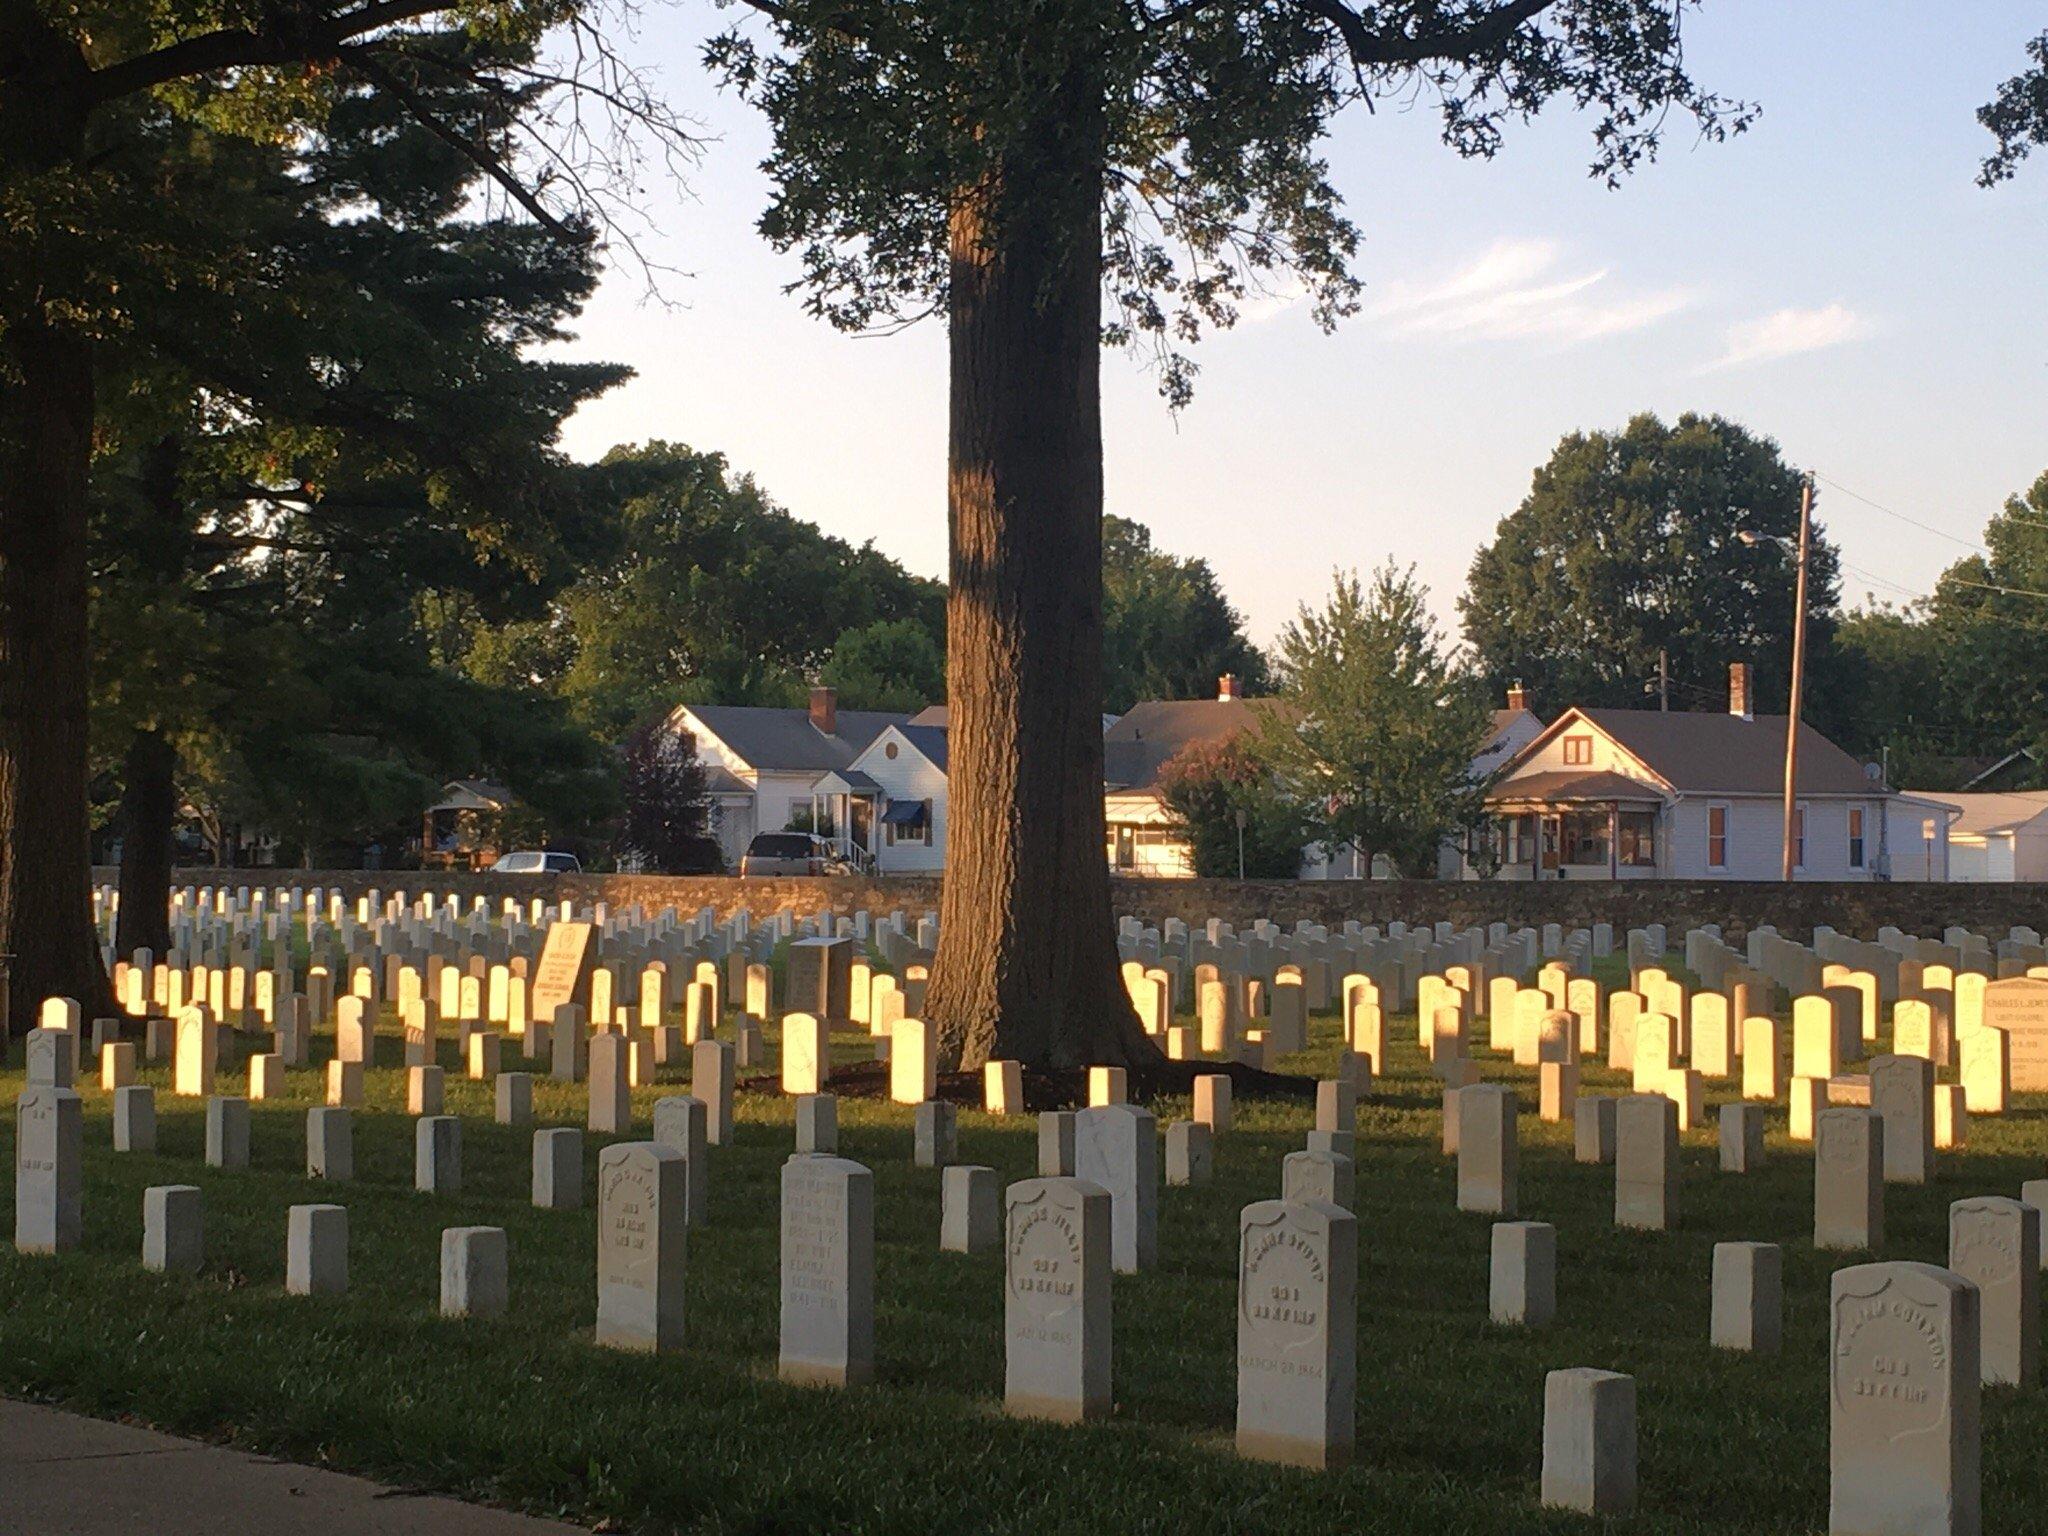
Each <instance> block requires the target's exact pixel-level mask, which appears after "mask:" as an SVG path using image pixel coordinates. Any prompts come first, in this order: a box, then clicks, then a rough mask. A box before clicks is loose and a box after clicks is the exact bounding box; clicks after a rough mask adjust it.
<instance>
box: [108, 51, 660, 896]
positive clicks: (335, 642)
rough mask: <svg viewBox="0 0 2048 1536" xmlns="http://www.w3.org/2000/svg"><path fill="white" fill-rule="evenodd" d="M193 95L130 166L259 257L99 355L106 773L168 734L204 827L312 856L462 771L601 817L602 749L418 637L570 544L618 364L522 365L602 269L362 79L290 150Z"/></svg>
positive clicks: (581, 822) (140, 315)
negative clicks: (456, 607)
mask: <svg viewBox="0 0 2048 1536" xmlns="http://www.w3.org/2000/svg"><path fill="white" fill-rule="evenodd" d="M417 47H418V48H419V49H420V50H421V53H420V55H419V58H418V61H417V63H416V64H415V65H414V66H413V67H414V68H416V69H417V70H418V71H419V85H420V89H421V90H423V91H425V92H426V93H427V95H428V96H429V97H430V98H431V99H432V101H433V102H434V104H435V105H436V107H437V108H439V109H441V110H445V111H447V112H449V113H451V114H454V115H456V116H458V117H459V116H461V115H462V114H465V113H475V112H477V111H480V110H482V109H483V105H484V104H483V102H482V101H480V100H479V93H478V91H477V89H476V88H475V87H474V86H472V85H465V84H464V82H465V81H466V80H467V79H468V78H469V77H468V75H467V73H466V71H469V70H472V69H474V68H477V67H479V66H480V65H481V64H482V63H485V62H490V60H489V59H481V58H479V56H478V53H477V49H476V45H474V44H473V43H471V42H470V41H469V40H467V39H466V38H465V37H464V36H463V35H461V34H450V35H445V36H440V37H435V38H422V39H420V40H419V41H418V43H417ZM494 57H495V56H494ZM519 57H530V55H518V56H516V57H514V58H513V59H511V60H509V61H507V60H504V59H503V58H501V57H500V58H498V60H497V61H498V62H511V63H515V64H516V63H517V62H518V58H519ZM181 99H182V101H183V103H184V104H185V106H186V107H187V108H188V109H189V110H188V112H187V113H186V114H185V115H179V114H176V113H171V112H168V111H163V110H160V109H157V108H154V107H149V108H139V109H138V110H136V111H135V112H134V113H132V114H130V115H129V116H128V117H127V118H126V119H124V120H123V123H122V129H123V132H122V134H121V135H119V136H115V135H113V134H112V132H111V130H110V139H111V140H112V141H113V148H112V150H111V151H110V152H111V153H112V154H113V156H114V163H115V164H116V165H120V166H127V167H130V168H131V169H132V170H133V172H134V174H136V175H137V176H138V177H141V176H143V175H145V174H147V175H149V176H153V177H154V178H156V181H157V184H158V187H159V189H160V191H161V194H162V196H164V197H165V198H166V199H168V200H169V201H170V202H171V203H172V204H173V205H174V207H175V210H176V211H175V213H172V214H167V215H161V216H159V217H162V218H168V219H175V220H177V221H181V225H182V227H181V228H180V229H178V230H177V231H175V232H174V234H175V241H173V243H176V242H177V241H184V242H189V243H191V244H193V246H194V247H195V248H205V247H206V246H207V245H208V244H209V243H213V244H218V245H219V246H220V247H221V248H223V249H227V250H231V251H234V252H236V253H237V255H236V259H235V261H234V263H233V265H232V270H230V271H227V272H226V273H225V274H224V275H222V277H221V279H220V280H219V281H217V282H199V283H193V284H191V285H190V286H177V287H175V288H173V289H172V291H170V292H169V293H167V294H165V295H161V296H159V298H158V299H157V300H156V301H154V302H152V303H151V304H149V305H148V306H146V307H142V308H139V309H138V310H137V312H136V314H135V315H134V317H133V320H132V323H131V324H130V325H128V326H127V327H126V328H125V329H124V330H122V331H121V332H119V333H118V335H116V336H115V337H114V338H112V339H111V340H110V341H109V343H108V344H107V345H105V346H104V347H103V349H102V354H101V366H102V376H103V381H104V383H103V389H102V408H101V424H100V432H99V439H98V440H99V447H100V452H99V455H98V457H97V459H96V461H95V464H94V469H93V481H92V493H93V502H94V507H93V510H94V522H93V535H94V552H95V560H94V565H95V579H94V594H93V595H94V604H93V610H92V613H93V625H94V642H95V644H94V653H95V672H94V691H93V698H92V706H93V727H94V746H95V754H96V756H97V757H98V759H99V760H100V761H101V762H102V763H104V764H107V765H111V764H114V763H116V762H118V761H119V760H120V758H121V756H122V754H123V752H124V750H125V747H126V743H127V740H128V738H129V736H130V734H132V733H133V732H135V731H138V730H150V729H161V730H163V731H165V732H166V733H167V734H169V736H170V737H171V739H172V741H173V742H174V744H175V745H176V747H177V749H178V753H179V760H180V787H181V790H182V791H183V793H184V796H185V798H186V800H187V801H188V802H189V803H190V804H191V805H193V806H194V807H195V808H196V809H197V810H198V811H199V813H200V815H201V817H202V819H203V820H205V821H206V822H208V823H209V824H227V823H235V822H246V823H251V824H254V825H257V826H261V827H264V828H266V829H268V830H270V831H273V832H276V833H278V834H281V835H282V836H283V837H284V838H285V839H286V840H287V842H288V843H290V844H292V845H293V846H295V847H299V848H303V849H304V850H305V851H306V852H307V854H308V856H311V855H312V854H313V853H314V851H315V850H318V849H320V848H321V847H322V846H323V845H325V844H327V843H329V842H350V841H360V840H362V839H365V838H368V837H371V836H377V835H384V836H390V835H393V834H396V835H401V836H402V835H405V834H406V833H408V832H409V831H410V830H411V826H410V823H411V822H412V820H413V818H414V817H416V816H417V814H418V812H419V810H420V809H421V807H422V806H424V805H425V804H426V803H428V802H429V801H430V800H431V799H433V798H434V797H435V796H436V795H437V794H438V790H439V786H440V784H441V783H442V782H444V781H445V780H446V779H448V778H451V777H457V776H471V775H482V776H488V777H491V778H495V779H499V780H502V781H504V782H506V783H509V784H510V785H511V786H512V787H513V788H514V789H515V791H517V792H518V793H519V794H520V796H521V797H522V799H523V800H524V801H526V803H527V804H528V805H529V806H531V807H534V808H535V809H536V810H538V811H540V812H541V813H542V814H544V815H546V816H547V817H549V818H550V819H551V820H553V821H554V822H555V824H556V825H557V826H558V827H560V828H561V829H562V830H564V831H570V830H575V829H578V828H582V827H587V826H589V825H591V824H593V822H594V821H595V820H597V819H601V818H602V817H603V816H604V815H606V814H607V813H608V811H609V807H610V804H611V801H612V798H613V791H612V789H611V787H610V784H609V773H608V769H607V766H606V764H605V763H604V762H603V760H602V759H601V758H600V756H599V755H598V753H597V751H596V749H595V747H594V745H593V744H592V743H591V742H590V741H589V740H588V738H587V737H584V736H582V735H580V734H579V733H577V732H574V731H573V730H571V729H569V728H568V724H567V721H566V720H565V718H564V717H563V715H562V712H561V710H560V709H559V707H557V706H554V705H552V704H551V703H550V702H549V701H546V700H544V699H541V698H539V697H537V696H536V695H535V694H534V693H533V692H532V691H531V690H530V689H526V688H520V687H516V686H498V687H493V686H486V685H484V684H482V683H479V682H478V681H475V680H473V679H472V678H470V677H466V676H464V675H463V674H461V673H460V672H457V671H454V670H452V669H450V668H448V667H446V666H444V665H441V664H440V660H439V658H438V656H437V654H436V648H435V645H434V636H433V634H432V632H431V630H430V628H429V627H428V625H427V623H426V621H427V620H428V619H429V618H430V617H431V616H432V615H434V614H436V613H438V612H440V611H441V610H443V609H445V608H446V607H447V606H448V605H449V604H451V603H460V604H462V605H466V606H468V607H471V608H475V609H478V610H483V611H495V612H507V613H516V612H518V611H519V610H520V608H521V606H522V605H527V606H537V604H538V600H539V597H540V595H542V594H544V593H545V591H546V590H547V588H548V586H549V585H551V584H552V583H553V582H555V581H556V580H558V579H559V577H560V575H561V574H562V573H563V571H564V570H565V568H566V566H567V564H568V562H569V561H570V560H571V559H573V558H574V556H575V554H576V552H577V546H578V540H579V537H580V530H579V528H578V524H577V517H576V514H577V512H578V510H579V509H578V506H577V504H576V503H575V502H574V500H573V499H572V498H570V497H569V496H568V495H567V494H566V492H567V490H568V487H569V469H568V466H567V465H566V463H565V462H564V461H563V460H562V459H561V457H560V455H559V453H558V452H557V451H556V450H555V448H554V447H553V443H554V440H555V436H556V431H557V428H558V426H559V423H560V421H561V419H562V418H563V417H564V416H565V415H566V414H567V413H568V412H569V411H570V410H572V409H573V408H574V407H575V406H576V405H577V404H578V403H579V402H581V401H582V400H584V399H587V398H589V397H590V396H591V395H593V394H595V393H597V392H598V391H600V390H602V389H604V388H606V387H608V386H609V385H610V384H611V383H613V382H615V381H616V380H617V379H619V378H621V377H623V370H620V369H617V368H612V367H607V366H602V365H589V364H562V363H556V362H549V361H542V360H539V359H536V358H533V357H531V356H529V355H528V352H527V349H528V348H529V347H530V346H531V345H533V344H536V343H541V342H546V341H550V340H554V339H557V338H558V337H559V336H560V335H561V334H562V330H561V324H562V321H563V320H564V319H565V318H566V317H567V316H568V315H569V314H571V313H573V312H574V311H575V310H576V308H578V307H579V306H580V304H581V303H582V301H583V299H584V298H585V297H586V296H587V294H588V292H589V291H590V288H591V286H592V285H593V283H594V281H595V275H596V268H595V263H594V259H593V252H592V251H591V249H590V247H589V246H588V245H587V244H584V243H576V242H571V243H563V242H560V241H557V240H554V239H552V238H550V237H548V236H546V235H545V234H544V233H543V232H541V231H539V230H537V229H536V228H535V227H534V226H532V225H530V224H525V223H518V222H514V221H511V220H507V219H503V218H497V217H491V216H488V215H482V216H480V215H479V214H478V212H477V210H476V209H475V207H474V205H473V203H472V196H473V193H474V192H475V190H476V185H477V181H478V177H479V173H478V170H477V167H476V166H475V165H474V163H472V161H470V160H469V159H468V158H467V157H465V156H463V155H460V154H458V153H456V152H455V151H453V150H452V149H451V148H450V147H449V146H447V145H446V144H445V143H444V142H443V141H442V140H441V139H440V138H439V137H438V136H437V135H435V134H434V133H432V132H431V131H430V130H429V129H427V128H425V127H423V126H421V125H420V124H419V123H418V122H416V121H415V120H414V118H413V117H412V115H411V113H410V112H409V111H408V110H406V109H404V108H401V107H400V106H399V105H397V104H396V103H395V102H394V101H393V100H391V99H390V98H389V97H387V96H385V95H382V94H379V93H375V92H371V91H369V90H367V89H365V88H364V87H363V86H362V85H361V84H360V83H356V84H353V85H348V86H342V87H335V88H331V89H329V90H328V91H327V93H326V96H325V99H324V105H323V112H322V117H321V131H319V132H312V133H301V134H299V135H296V136H294V137H292V138H291V139H289V140H286V141H280V142H259V141H256V140H252V139H248V138H243V137H240V136H237V135H235V134H227V133H219V132H215V131H212V130H211V129H209V128H207V127H205V126H203V125H204V123H205V122H207V121H209V120H210V119H211V116H212V114H211V113H210V112H208V111H207V110H205V108H206V105H207V102H208V100H209V97H208V95H207V93H206V92H205V91H203V90H202V89H201V88H199V87H196V86H188V87H186V88H184V90H183V91H182V92H181ZM366 215H367V216H366ZM202 229H204V230H205V238H204V239H203V240H202V239H201V237H200V231H201V230H202Z"/></svg>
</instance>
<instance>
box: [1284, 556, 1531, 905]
mask: <svg viewBox="0 0 2048 1536" xmlns="http://www.w3.org/2000/svg"><path fill="white" fill-rule="evenodd" d="M1276 660H1277V661H1278V663H1279V670H1280V677H1281V692H1280V699H1281V702H1282V704H1283V705H1284V708H1279V709H1273V710H1269V711H1268V712H1266V714H1265V715H1264V716H1263V718H1262V719H1261V721H1260V726H1259V735H1258V746H1259V751H1260V753H1261V755H1262V756H1263V757H1264V758H1265V760H1266V761H1267V762H1268V763H1269V764H1270V765H1271V767H1272V769H1273V770H1274V772H1275V774H1276V775H1277V776H1278V778H1279V780H1280V782H1281V783H1282V784H1283V785H1284V786H1286V787H1287V788H1288V789H1289V790H1290V791H1291V792H1293V793H1294V794H1296V795H1298V796H1300V797H1301V799H1302V800H1303V801H1304V802H1305V803H1307V804H1309V805H1310V806H1311V807H1312V808H1313V812H1314V825H1315V829H1316V832H1317V835H1318V838H1319V840H1320V841H1322V842H1323V843H1325V844H1326V845H1328V846H1329V847H1332V848H1339V847H1344V846H1346V845H1349V846H1352V847H1355V848H1356V849H1357V850H1358V851H1359V853H1360V855H1361V857H1362V859H1363V861H1364V862H1365V863H1366V865H1367V867H1370V865H1371V861H1372V859H1373V858H1375V857H1376V856H1379V855H1384V856H1385V857H1386V858H1387V859H1388V860H1389V861H1391V862H1392V864H1393V865H1394V867H1395V869H1396V870H1397V871H1398V872H1399V873H1401V874H1402V875H1405V876H1407V877H1409V878H1427V877H1429V876H1431V875H1433V874H1434V873H1435V870H1436V859H1437V852H1438V849H1439V848H1440V847H1441V845H1442V843H1443V841H1444V839H1445V838H1447V837H1450V836H1452V835H1454V834H1456V833H1458V832H1461V831H1463V830H1464V829H1466V828H1468V827H1471V826H1474V825H1476V824H1477V822H1478V820H1479V818H1480V816H1481V815H1482V813H1483V810H1484V795H1485V789H1486V785H1485V784H1484V783H1483V782H1480V781H1477V780H1475V779H1474V778H1473V777H1472V760H1473V758H1475V757H1476V756H1477V755H1478V753H1479V748H1480V746H1481V744H1482V743H1483V742H1484V740H1485V738H1486V733H1487V731H1488V729H1489V728H1490V726H1491V724H1492V718H1493V714H1492V710H1491V708H1490V707H1489V706H1488V704H1487V701H1486V696H1485V694H1484V692H1483V691H1482V689H1481V688H1480V686H1479V685H1478V683H1477V682H1476V681H1475V680H1474V679H1473V678H1471V677H1470V676H1468V675H1466V674H1464V673H1462V672H1460V671H1459V670H1458V668H1457V667H1456V665H1455V664H1454V662H1453V659H1452V656H1451V653H1450V651H1449V650H1448V648H1447V647H1446V646H1445V644H1444V642H1443V638H1442V636H1441V634H1440V633H1439V631H1438V629H1437V625H1436V621H1435V619H1433V618H1431V617H1430V613H1429V593H1428V589H1427V588H1425V587H1424V586H1423V585H1422V584H1421V583H1420V582H1418V581H1417V580H1416V579H1415V574H1414V571H1413V570H1412V569H1410V570H1406V571H1403V570H1399V569H1396V568H1395V567H1393V566H1391V565H1389V566H1386V567H1383V568H1382V569H1380V570H1378V571H1375V572H1374V573H1373V576H1372V579H1371V581H1370V582H1369V583H1367V582H1362V581H1360V580H1359V578H1358V577H1357V575H1356V574H1344V573H1339V574H1338V576H1337V578H1336V585H1335V589H1334V590H1333V591H1332V593H1331V595H1330V600H1329V602H1328V603H1327V604H1326V605H1325V606H1324V607H1323V608H1322V609H1321V610H1320V611H1318V610H1315V609H1311V608H1310V607H1308V606H1307V605H1306V604H1303V605H1302V607H1301V610H1300V613H1299V616H1298V617H1297V618H1296V619H1295V620H1294V622H1293V623H1291V624H1289V625H1288V626H1287V628H1286V629H1285V630H1283V631H1282V632H1281V635H1280V643H1279V646H1278V649H1277V654H1276Z"/></svg>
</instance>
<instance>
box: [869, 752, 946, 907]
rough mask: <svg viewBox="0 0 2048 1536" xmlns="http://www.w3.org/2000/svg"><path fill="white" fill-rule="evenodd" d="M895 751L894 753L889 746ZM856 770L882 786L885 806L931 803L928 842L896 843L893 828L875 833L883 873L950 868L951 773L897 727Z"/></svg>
mask: <svg viewBox="0 0 2048 1536" xmlns="http://www.w3.org/2000/svg"><path fill="white" fill-rule="evenodd" d="M890 747H894V748H895V749H896V755H895V756H894V757H893V758H892V757H890V756H889V748H890ZM853 766H854V768H855V769H856V770H858V771H859V772H861V773H864V774H866V775H867V776H868V777H869V778H871V779H873V780H874V781H875V782H876V783H877V784H879V785H881V786H882V793H883V795H884V797H885V798H884V800H883V802H882V804H883V807H886V806H887V805H888V803H889V801H891V800H929V801H930V802H931V805H932V814H931V825H930V827H929V829H928V837H929V841H928V842H923V843H904V842H897V843H891V842H890V841H889V832H888V828H886V827H884V826H882V825H880V824H879V822H878V823H877V825H876V827H875V832H874V839H873V841H874V845H875V867H876V868H877V869H879V870H881V872H882V873H883V874H908V873H930V872H932V871H934V870H941V869H944V868H945V867H946V776H945V774H943V773H942V772H940V771H939V766H938V764H936V763H934V762H933V761H932V760H931V759H930V758H928V757H926V756H925V755H924V754H923V753H922V752H920V751H918V750H917V748H915V747H913V746H912V745H911V744H910V742H909V740H908V739H907V738H905V737H904V736H903V735H901V734H900V733H899V732H898V731H897V730H896V728H895V727H894V726H891V727H890V728H889V729H888V730H886V731H884V732H882V734H881V735H879V736H877V737H876V738H875V740H874V744H873V745H872V746H870V747H869V748H868V749H867V751H865V752H863V753H862V754H861V755H860V756H859V757H857V758H855V759H854V762H853Z"/></svg>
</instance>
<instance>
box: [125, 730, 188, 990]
mask: <svg viewBox="0 0 2048 1536" xmlns="http://www.w3.org/2000/svg"><path fill="white" fill-rule="evenodd" d="M177 773H178V753H177V749H176V748H174V747H173V746H172V745H171V744H170V742H168V741H167V740H165V739H164V735H163V733H162V732H161V731H137V732H136V733H135V734H134V735H133V736H132V737H130V738H129V741H128V752H127V755H126V759H125V761H124V762H123V763H122V767H121V912H120V918H119V921H118V923H117V925H116V928H115V933H114V949H115V951H116V952H117V953H119V954H120V955H122V956H124V957H125V956H128V955H132V954H134V953H135V951H136V950H138V949H147V950H149V951H150V952H151V953H153V954H155V955H156V956H157V958H158V959H162V958H163V956H164V953H165V951H167V950H168V949H169V948H170V947H171V913H170V908H171V836H172V833H173V831H174V830H175V827H176V823H177V815H178V783H177Z"/></svg>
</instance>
